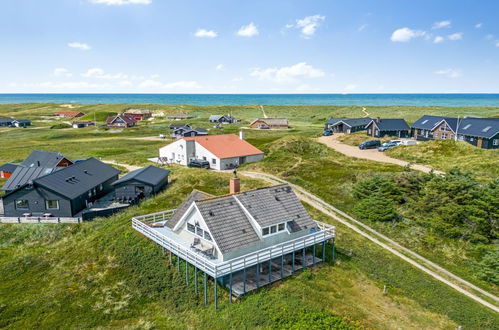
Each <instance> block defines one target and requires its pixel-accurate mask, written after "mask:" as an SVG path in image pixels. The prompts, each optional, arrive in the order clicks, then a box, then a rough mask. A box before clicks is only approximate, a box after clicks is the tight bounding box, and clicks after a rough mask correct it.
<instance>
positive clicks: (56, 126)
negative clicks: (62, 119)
mask: <svg viewBox="0 0 499 330" xmlns="http://www.w3.org/2000/svg"><path fill="white" fill-rule="evenodd" d="M71 127H72V126H71V125H69V124H66V123H60V124H55V125H52V126H50V129H64V128H71Z"/></svg>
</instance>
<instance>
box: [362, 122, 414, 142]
mask: <svg viewBox="0 0 499 330" xmlns="http://www.w3.org/2000/svg"><path fill="white" fill-rule="evenodd" d="M366 129H367V135H368V136H372V137H377V138H381V137H383V136H386V135H387V136H394V137H399V138H408V137H409V129H410V128H409V125H407V123H406V122H405V120H404V119H393V118H387V119H380V118H378V119H372V120H371V121H370V122H369V124H367V125H366Z"/></svg>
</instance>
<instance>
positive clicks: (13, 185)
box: [2, 150, 73, 191]
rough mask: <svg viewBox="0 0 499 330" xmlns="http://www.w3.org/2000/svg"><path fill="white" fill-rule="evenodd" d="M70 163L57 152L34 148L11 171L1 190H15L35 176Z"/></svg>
mask: <svg viewBox="0 0 499 330" xmlns="http://www.w3.org/2000/svg"><path fill="white" fill-rule="evenodd" d="M71 165H73V162H72V161H70V160H69V159H67V158H66V157H64V155H62V154H60V153H58V152H55V151H46V150H35V151H33V152H32V153H31V154H30V155H29V156H28V157H27V158H26V159H25V160H24V161H23V162H22V163H21V164H20V165H18V166H17V168H16V169H15V170H14V172H12V174H11V175H10V176H9V178H8V180H7V182H5V184H4V185H3V187H2V190H5V191H12V190H15V189H17V188H19V187H21V186H23V185H25V184H26V183H29V182H30V181H33V180H34V179H36V178H39V177H42V176H44V175H47V174H50V173H52V172H55V171H56V170H59V169H61V168H64V167H68V166H71Z"/></svg>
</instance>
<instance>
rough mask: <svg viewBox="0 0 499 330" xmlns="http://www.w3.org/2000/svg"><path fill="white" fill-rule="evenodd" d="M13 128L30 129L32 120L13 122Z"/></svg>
mask: <svg viewBox="0 0 499 330" xmlns="http://www.w3.org/2000/svg"><path fill="white" fill-rule="evenodd" d="M12 126H15V127H28V126H31V120H27V119H20V120H17V119H16V120H14V121H12Z"/></svg>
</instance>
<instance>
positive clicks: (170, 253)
mask: <svg viewBox="0 0 499 330" xmlns="http://www.w3.org/2000/svg"><path fill="white" fill-rule="evenodd" d="M168 252H169V255H170V266H171V265H172V264H173V263H172V251H171V250H170V251H168Z"/></svg>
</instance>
